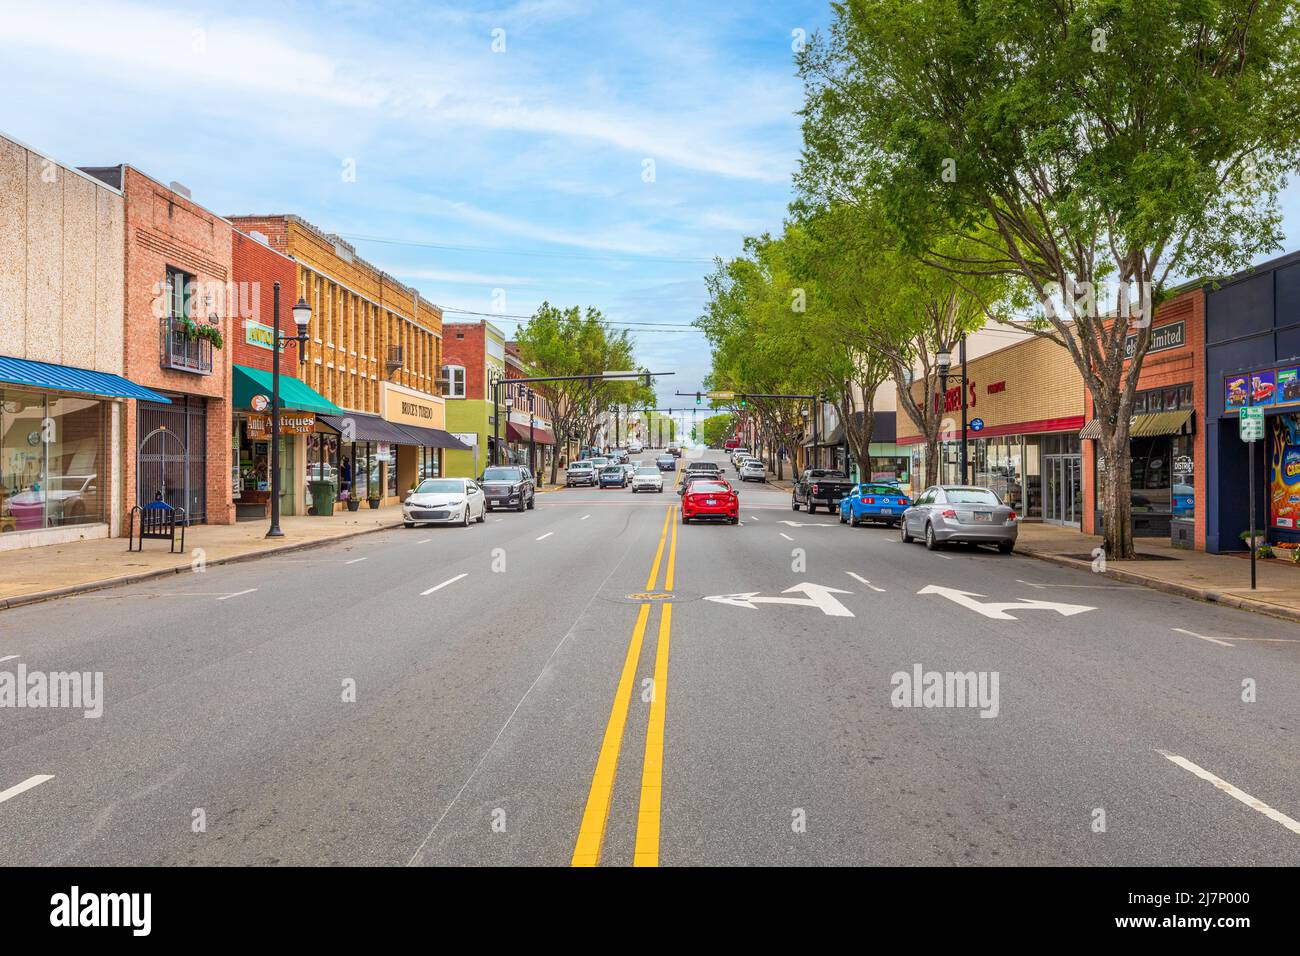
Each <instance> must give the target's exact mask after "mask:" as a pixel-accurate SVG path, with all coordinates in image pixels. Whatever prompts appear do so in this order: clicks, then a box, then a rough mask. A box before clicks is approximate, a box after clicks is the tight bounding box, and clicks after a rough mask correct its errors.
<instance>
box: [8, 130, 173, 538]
mask: <svg viewBox="0 0 1300 956" xmlns="http://www.w3.org/2000/svg"><path fill="white" fill-rule="evenodd" d="M125 216H126V212H125V201H124V199H123V195H122V190H121V189H120V188H118V187H117V186H112V185H109V184H107V183H104V182H102V181H100V180H98V179H96V178H94V177H91V176H88V175H86V174H85V173H83V172H80V171H78V170H76V169H73V168H71V167H68V166H64V165H62V164H60V163H57V162H55V161H54V160H52V159H50V158H48V157H46V156H43V155H41V154H40V153H38V152H36V151H35V150H32V149H30V148H28V147H26V146H24V145H22V144H21V143H18V142H16V141H14V140H11V139H8V138H6V137H3V136H0V237H3V241H0V550H7V549H10V548H24V547H35V546H40V545H46V544H63V543H67V542H72V541H78V540H82V539H88V538H103V537H108V536H115V535H118V534H121V533H122V532H123V526H124V520H123V519H124V510H123V504H124V499H123V487H124V485H123V482H124V471H125V468H124V460H125V459H127V458H128V455H127V448H128V447H129V446H128V445H127V444H126V437H125V430H126V425H127V422H128V420H129V419H130V417H131V416H130V415H128V409H129V408H130V407H131V404H132V403H131V401H130V400H131V399H132V398H137V399H138V398H147V399H155V400H158V401H160V402H161V401H165V399H162V397H161V396H159V395H157V394H155V393H154V392H151V391H149V390H148V389H144V388H140V387H138V386H135V385H133V384H132V383H131V382H129V381H127V379H126V378H125V377H124V376H125V374H126V369H125V367H124V361H123V347H122V335H123V331H122V330H123V327H122V309H123V255H124V248H125V247H124V235H125V222H124V220H125ZM155 334H156V333H155Z"/></svg>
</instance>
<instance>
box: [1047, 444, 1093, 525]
mask: <svg viewBox="0 0 1300 956" xmlns="http://www.w3.org/2000/svg"><path fill="white" fill-rule="evenodd" d="M1082 471H1083V469H1082V464H1081V460H1080V456H1079V455H1045V456H1043V520H1044V521H1048V522H1051V523H1052V524H1072V525H1077V524H1078V523H1079V522H1080V520H1082V517H1083V480H1082Z"/></svg>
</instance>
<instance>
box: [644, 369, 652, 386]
mask: <svg viewBox="0 0 1300 956" xmlns="http://www.w3.org/2000/svg"><path fill="white" fill-rule="evenodd" d="M645 387H646V388H654V382H653V381H651V379H650V373H649V372H646V373H645Z"/></svg>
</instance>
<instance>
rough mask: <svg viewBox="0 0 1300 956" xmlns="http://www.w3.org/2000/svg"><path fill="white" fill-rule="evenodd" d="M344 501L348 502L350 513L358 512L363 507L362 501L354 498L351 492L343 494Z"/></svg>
mask: <svg viewBox="0 0 1300 956" xmlns="http://www.w3.org/2000/svg"><path fill="white" fill-rule="evenodd" d="M343 500H344V501H346V502H347V505H348V511H356V510H357V509H358V508H360V507H361V499H360V498H357V497H356V496H354V495H353V494H352V492H351V491H347V490H345V491H344V492H343Z"/></svg>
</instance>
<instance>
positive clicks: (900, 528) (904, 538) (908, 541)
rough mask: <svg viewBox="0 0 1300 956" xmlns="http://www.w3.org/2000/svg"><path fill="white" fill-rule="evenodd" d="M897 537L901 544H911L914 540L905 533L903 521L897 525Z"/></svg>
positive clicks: (905, 524) (905, 525)
mask: <svg viewBox="0 0 1300 956" xmlns="http://www.w3.org/2000/svg"><path fill="white" fill-rule="evenodd" d="M898 536H899V537H900V538H901V539H902V541H903V544H911V543H912V542H913V541H914V540H915V539H914V538H913V537H912V536H911V535H910V534H908V533H907V523H906V522H903V521H900V522H899V523H898Z"/></svg>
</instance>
